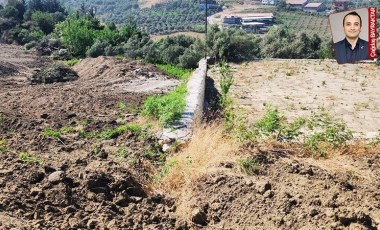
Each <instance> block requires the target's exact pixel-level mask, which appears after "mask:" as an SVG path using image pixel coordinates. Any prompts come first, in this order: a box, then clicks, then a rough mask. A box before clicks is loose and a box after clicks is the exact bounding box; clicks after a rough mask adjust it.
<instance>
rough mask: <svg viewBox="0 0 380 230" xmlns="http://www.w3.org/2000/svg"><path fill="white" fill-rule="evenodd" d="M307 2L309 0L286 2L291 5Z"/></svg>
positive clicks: (287, 0)
mask: <svg viewBox="0 0 380 230" xmlns="http://www.w3.org/2000/svg"><path fill="white" fill-rule="evenodd" d="M306 2H307V0H286V4H290V5H303V4H305V3H306Z"/></svg>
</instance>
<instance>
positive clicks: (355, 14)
mask: <svg viewBox="0 0 380 230" xmlns="http://www.w3.org/2000/svg"><path fill="white" fill-rule="evenodd" d="M348 15H354V16H358V17H359V20H360V27H362V18H361V17H360V15H359V14H358V13H356V11H352V12H350V13H348V14H346V15H345V16H344V18H343V26H344V21H345V20H346V17H347V16H348Z"/></svg>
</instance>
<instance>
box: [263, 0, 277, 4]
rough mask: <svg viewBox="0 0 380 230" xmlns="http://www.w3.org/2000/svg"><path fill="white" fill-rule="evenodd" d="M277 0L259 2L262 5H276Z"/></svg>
mask: <svg viewBox="0 0 380 230" xmlns="http://www.w3.org/2000/svg"><path fill="white" fill-rule="evenodd" d="M277 2H278V1H277V0H261V4H263V5H276V4H277Z"/></svg>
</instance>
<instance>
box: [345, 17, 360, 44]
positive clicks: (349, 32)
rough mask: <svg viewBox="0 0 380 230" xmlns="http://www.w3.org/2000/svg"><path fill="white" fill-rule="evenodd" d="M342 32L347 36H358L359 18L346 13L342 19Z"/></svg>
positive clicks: (351, 37) (353, 37)
mask: <svg viewBox="0 0 380 230" xmlns="http://www.w3.org/2000/svg"><path fill="white" fill-rule="evenodd" d="M343 27H344V33H345V34H346V37H347V38H350V39H355V38H357V37H359V34H360V31H361V29H360V28H361V25H360V19H359V17H358V16H355V15H347V16H346V18H345V20H344V26H343Z"/></svg>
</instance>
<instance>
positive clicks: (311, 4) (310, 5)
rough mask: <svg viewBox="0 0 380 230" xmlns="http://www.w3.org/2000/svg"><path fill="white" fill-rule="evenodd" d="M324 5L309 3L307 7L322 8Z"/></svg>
mask: <svg viewBox="0 0 380 230" xmlns="http://www.w3.org/2000/svg"><path fill="white" fill-rule="evenodd" d="M322 4H323V3H321V2H312V3H308V4H307V5H306V6H305V7H320V6H321V5H322Z"/></svg>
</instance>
